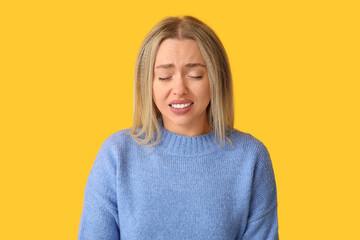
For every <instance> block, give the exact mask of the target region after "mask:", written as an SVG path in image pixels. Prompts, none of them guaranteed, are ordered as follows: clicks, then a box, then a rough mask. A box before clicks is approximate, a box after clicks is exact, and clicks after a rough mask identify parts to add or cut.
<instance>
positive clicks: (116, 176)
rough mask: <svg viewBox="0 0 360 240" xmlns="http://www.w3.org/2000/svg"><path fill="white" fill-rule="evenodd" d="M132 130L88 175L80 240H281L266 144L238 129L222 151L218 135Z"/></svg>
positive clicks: (108, 143) (106, 147) (113, 142)
mask: <svg viewBox="0 0 360 240" xmlns="http://www.w3.org/2000/svg"><path fill="white" fill-rule="evenodd" d="M128 133H129V130H121V131H119V132H116V133H114V134H113V135H111V136H110V137H108V138H107V139H106V140H105V142H104V143H103V145H102V146H101V148H100V150H99V153H98V155H97V157H96V160H95V162H94V165H93V167H92V169H91V171H90V174H89V177H88V179H87V183H86V187H85V194H84V204H83V210H82V214H81V219H80V227H79V233H78V239H79V240H100V239H102V240H115V239H122V240H130V239H131V240H135V239H136V240H140V239H164V240H165V239H166V240H171V239H196V240H202V239H214V240H215V239H219V240H227V239H237V240H240V239H241V240H248V239H249V240H250V239H251V240H265V239H267V240H270V239H271V240H273V239H278V238H279V237H278V221H277V196H276V185H275V178H274V172H273V169H272V164H271V160H270V156H269V153H268V151H267V149H266V147H265V146H264V145H263V144H262V143H261V142H260V141H259V140H257V139H256V138H254V137H253V136H251V135H250V134H247V133H243V132H240V131H237V130H235V131H234V132H233V133H231V135H230V136H229V138H230V139H231V140H232V142H233V146H231V145H230V144H229V143H227V144H226V145H225V147H223V148H221V147H220V145H219V144H218V143H217V142H215V141H214V133H213V132H210V133H208V134H204V135H201V136H195V137H189V136H182V135H178V134H174V133H172V132H169V131H167V130H166V129H164V128H162V138H161V141H160V143H159V145H157V146H155V147H153V148H148V147H141V146H139V145H137V144H136V143H135V141H134V140H133V139H132V137H131V136H129V135H128Z"/></svg>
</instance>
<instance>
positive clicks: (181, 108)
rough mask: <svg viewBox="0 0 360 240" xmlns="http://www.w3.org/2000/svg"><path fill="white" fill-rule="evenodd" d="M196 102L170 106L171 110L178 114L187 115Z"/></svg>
mask: <svg viewBox="0 0 360 240" xmlns="http://www.w3.org/2000/svg"><path fill="white" fill-rule="evenodd" d="M193 104H194V102H187V103H173V104H169V107H170V110H171V111H172V112H173V113H175V114H177V115H180V114H185V113H187V112H189V111H190V110H191V107H192V106H193Z"/></svg>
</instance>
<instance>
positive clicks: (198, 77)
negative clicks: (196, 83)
mask: <svg viewBox="0 0 360 240" xmlns="http://www.w3.org/2000/svg"><path fill="white" fill-rule="evenodd" d="M189 77H191V78H195V79H202V78H203V76H189Z"/></svg>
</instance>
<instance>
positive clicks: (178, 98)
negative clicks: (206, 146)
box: [153, 39, 211, 136]
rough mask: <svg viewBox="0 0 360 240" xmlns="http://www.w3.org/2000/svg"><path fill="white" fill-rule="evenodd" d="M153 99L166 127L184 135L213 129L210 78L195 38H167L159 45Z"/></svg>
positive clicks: (198, 133) (193, 134) (196, 134)
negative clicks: (211, 123)
mask: <svg viewBox="0 0 360 240" xmlns="http://www.w3.org/2000/svg"><path fill="white" fill-rule="evenodd" d="M153 99H154V102H155V105H156V106H157V108H158V109H159V111H160V113H161V116H162V119H163V124H164V127H165V129H167V130H169V131H171V132H174V133H177V134H181V135H185V136H198V135H201V134H205V133H208V132H209V131H210V130H211V129H210V125H209V122H208V120H207V117H206V108H207V106H208V105H209V103H210V85H209V79H208V75H207V71H206V65H205V61H204V59H203V57H202V55H201V52H200V49H199V46H198V44H197V43H196V41H194V40H190V39H184V40H178V39H166V40H164V41H163V42H162V43H161V44H160V46H159V49H158V52H157V55H156V60H155V65H154V79H153Z"/></svg>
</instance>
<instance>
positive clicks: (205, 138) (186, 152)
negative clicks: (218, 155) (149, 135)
mask: <svg viewBox="0 0 360 240" xmlns="http://www.w3.org/2000/svg"><path fill="white" fill-rule="evenodd" d="M159 123H160V127H161V140H160V142H159V147H160V148H162V149H164V150H165V151H166V152H167V153H169V154H171V155H176V156H187V157H194V156H202V155H207V154H210V153H212V152H214V151H216V150H217V149H218V148H220V146H219V144H218V143H217V142H216V141H215V133H214V131H211V132H209V133H206V134H202V135H199V136H184V135H181V134H177V133H173V132H170V131H169V130H167V129H165V128H164V126H163V124H162V121H161V119H159Z"/></svg>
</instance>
